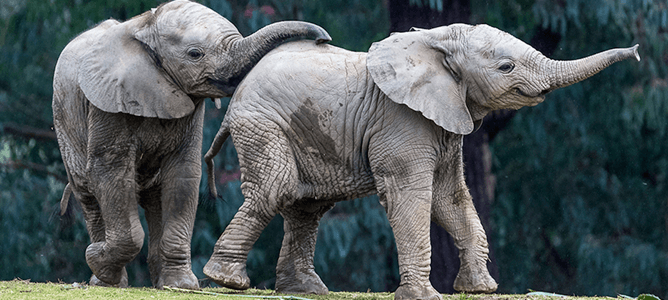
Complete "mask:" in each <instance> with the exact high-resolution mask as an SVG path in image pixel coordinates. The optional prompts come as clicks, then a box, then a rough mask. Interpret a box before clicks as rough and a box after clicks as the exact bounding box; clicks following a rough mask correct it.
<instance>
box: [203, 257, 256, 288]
mask: <svg viewBox="0 0 668 300" xmlns="http://www.w3.org/2000/svg"><path fill="white" fill-rule="evenodd" d="M204 275H206V276H207V277H209V278H210V279H211V280H212V281H213V282H215V283H217V284H219V285H220V286H224V287H227V288H231V289H236V290H245V289H247V288H249V287H250V278H248V275H247V274H246V262H233V263H229V262H225V261H221V260H216V261H214V259H210V260H209V262H207V263H206V265H205V266H204Z"/></svg>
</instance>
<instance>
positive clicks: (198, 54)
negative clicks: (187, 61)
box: [188, 48, 204, 60]
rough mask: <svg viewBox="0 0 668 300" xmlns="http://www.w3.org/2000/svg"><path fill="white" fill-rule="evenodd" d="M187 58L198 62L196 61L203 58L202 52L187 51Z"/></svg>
mask: <svg viewBox="0 0 668 300" xmlns="http://www.w3.org/2000/svg"><path fill="white" fill-rule="evenodd" d="M188 56H189V57H190V58H192V59H194V60H198V59H200V58H202V57H204V52H202V50H200V49H197V48H193V49H190V50H188Z"/></svg>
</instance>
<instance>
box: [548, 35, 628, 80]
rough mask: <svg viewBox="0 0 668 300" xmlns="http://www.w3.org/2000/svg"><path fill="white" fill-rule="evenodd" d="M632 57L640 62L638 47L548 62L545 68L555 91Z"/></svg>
mask: <svg viewBox="0 0 668 300" xmlns="http://www.w3.org/2000/svg"><path fill="white" fill-rule="evenodd" d="M632 57H635V59H637V60H638V61H640V55H639V54H638V45H635V46H633V47H630V48H617V49H610V50H607V51H603V52H600V53H597V54H594V55H591V56H588V57H585V58H581V59H576V60H569V61H557V60H547V62H546V63H545V65H544V67H546V68H548V69H549V70H550V71H548V72H546V74H549V75H548V76H549V78H548V83H549V85H550V90H554V89H558V88H561V87H565V86H568V85H571V84H574V83H576V82H580V81H582V80H585V79H587V78H589V77H591V76H593V75H594V74H596V73H598V72H600V71H601V70H603V69H605V68H607V67H608V66H610V65H612V64H614V63H616V62H618V61H622V60H625V59H628V58H632Z"/></svg>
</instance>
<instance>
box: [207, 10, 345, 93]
mask: <svg viewBox="0 0 668 300" xmlns="http://www.w3.org/2000/svg"><path fill="white" fill-rule="evenodd" d="M297 39H314V40H315V42H316V43H318V44H320V43H325V42H329V41H331V40H332V38H331V37H330V36H329V34H328V33H327V31H325V30H324V29H322V27H320V26H318V25H314V24H311V23H308V22H301V21H283V22H277V23H273V24H270V25H267V26H265V27H263V28H262V29H260V30H258V31H257V32H255V33H253V34H252V35H249V36H248V37H246V38H242V39H238V40H236V41H234V42H233V43H232V46H231V47H230V49H229V61H227V62H226V63H225V64H223V65H225V69H224V70H222V69H221V70H220V72H221V73H224V74H220V76H219V77H220V78H224V79H223V80H222V82H220V83H222V85H221V89H222V90H223V91H225V92H226V93H228V94H230V95H232V94H233V93H234V90H235V89H236V87H237V86H238V85H239V83H240V82H241V80H242V79H243V78H244V77H245V76H246V74H248V72H250V70H251V69H252V68H253V67H254V66H255V64H257V63H258V62H259V61H260V59H261V58H262V57H263V56H264V55H265V54H267V53H268V52H269V51H271V50H272V49H274V48H276V47H278V46H279V45H281V44H282V43H285V42H287V41H291V40H297Z"/></svg>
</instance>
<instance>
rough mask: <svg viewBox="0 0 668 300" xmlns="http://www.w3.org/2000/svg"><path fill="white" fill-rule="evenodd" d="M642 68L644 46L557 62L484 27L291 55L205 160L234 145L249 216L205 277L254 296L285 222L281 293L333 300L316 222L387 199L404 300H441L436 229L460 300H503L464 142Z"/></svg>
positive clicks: (254, 75)
mask: <svg viewBox="0 0 668 300" xmlns="http://www.w3.org/2000/svg"><path fill="white" fill-rule="evenodd" d="M627 58H636V59H639V56H638V53H637V45H636V46H634V47H632V48H627V49H613V50H608V51H605V52H602V53H599V54H595V55H592V56H590V57H587V58H583V59H579V60H574V61H554V60H550V59H548V58H547V57H545V56H543V55H542V54H541V53H539V52H538V51H536V50H535V49H533V48H531V47H530V46H529V45H527V44H525V43H524V42H522V41H520V40H519V39H517V38H515V37H513V36H511V35H509V34H507V33H505V32H503V31H500V30H498V29H495V28H492V27H490V26H486V25H478V26H470V25H464V24H455V25H451V26H446V27H439V28H434V29H431V30H417V31H412V32H406V33H397V34H394V35H392V36H390V37H388V38H387V39H385V40H383V41H380V42H377V43H374V44H373V45H372V46H371V48H370V50H369V52H368V54H367V53H359V52H350V51H346V50H343V49H340V48H336V47H333V46H329V45H314V44H313V43H308V42H291V43H287V44H285V45H283V46H280V47H278V48H277V49H275V50H273V51H272V52H270V53H269V54H267V56H265V57H264V58H262V60H261V61H260V62H259V63H258V65H257V66H256V67H255V68H254V69H253V70H252V71H251V72H250V73H249V74H248V76H247V77H246V78H245V79H244V80H243V81H242V82H241V84H240V85H239V87H238V89H237V92H236V94H235V95H234V97H233V98H232V100H231V102H230V105H229V107H228V111H227V114H226V116H225V119H224V120H223V122H222V125H221V128H220V131H219V132H218V134H217V136H216V138H215V140H214V143H213V145H212V146H211V149H209V152H208V153H207V154H206V157H205V161H206V163H207V164H208V173H209V178H208V180H209V186H210V188H211V189H212V192H213V193H214V194H215V186H214V179H213V172H212V171H213V161H212V159H213V157H214V156H215V155H216V153H217V152H218V151H219V150H220V148H221V145H222V144H223V142H224V141H225V140H226V139H227V138H228V137H229V136H230V135H232V137H233V139H234V143H235V145H236V148H237V151H238V154H239V164H240V168H241V174H242V175H241V180H242V184H241V189H242V192H243V194H244V197H245V202H244V204H243V205H242V206H241V208H240V209H239V211H238V212H237V214H236V215H235V217H234V219H233V220H232V221H231V223H230V225H229V226H228V227H227V228H226V229H225V232H224V233H223V234H222V236H221V237H220V239H219V240H218V242H217V243H216V246H215V249H214V253H213V255H212V256H211V259H210V260H209V262H208V263H207V265H206V266H205V268H204V273H205V274H206V275H207V276H209V277H210V278H211V279H212V280H213V281H215V282H216V283H218V284H221V285H223V286H227V287H231V288H236V289H245V288H248V287H249V285H250V282H249V278H248V276H247V275H246V269H245V266H246V259H247V255H248V252H249V250H250V249H251V247H252V245H253V243H254V242H255V241H256V239H257V238H258V236H259V235H260V232H261V231H262V230H263V228H265V226H266V225H267V223H269V221H270V220H271V219H272V217H274V215H275V214H276V213H280V214H281V215H282V216H283V217H284V218H285V225H284V226H285V236H284V239H283V245H282V248H281V252H280V258H279V260H278V266H277V271H276V290H277V291H279V292H286V293H317V294H324V293H327V287H326V286H325V285H324V284H323V282H322V281H321V279H320V278H319V277H318V275H317V274H316V273H315V271H314V267H313V254H314V249H315V243H316V235H317V227H318V222H319V219H320V218H321V217H322V215H323V214H324V213H325V212H326V211H327V210H329V209H330V208H331V207H332V206H333V205H334V203H335V202H337V201H342V200H348V199H354V198H358V197H362V196H366V195H370V194H378V195H379V197H380V202H381V204H382V205H383V207H384V208H385V210H386V212H387V217H388V218H389V221H390V224H391V226H392V230H393V232H394V236H395V238H396V244H397V250H398V254H399V273H400V274H401V283H400V285H399V287H398V288H397V290H396V294H395V298H396V299H441V295H440V294H439V293H438V292H437V291H436V290H435V289H434V288H433V287H432V285H431V284H430V282H429V272H430V257H431V248H430V242H429V224H430V221H431V220H433V221H435V222H436V223H438V224H439V225H440V226H442V227H444V228H445V229H446V230H447V231H448V232H449V233H450V234H451V235H452V236H453V238H454V241H455V245H456V246H457V248H458V249H459V251H460V252H459V257H460V259H461V268H460V270H459V273H458V275H457V278H456V280H455V283H454V288H455V289H456V290H459V291H463V292H492V291H495V290H496V288H497V283H496V282H495V281H494V279H493V278H492V277H491V276H490V275H489V272H488V270H487V267H486V262H487V260H488V245H487V240H486V237H485V232H484V229H483V227H482V225H481V224H480V220H479V218H478V215H477V213H476V211H475V208H474V206H473V202H472V199H471V196H470V194H469V191H468V188H467V186H466V183H465V182H464V174H463V167H462V137H463V135H465V134H469V133H471V132H472V131H473V130H474V127H475V124H476V123H477V122H480V120H482V118H483V117H484V116H485V115H486V114H487V113H488V112H490V111H492V110H497V109H519V108H520V107H523V106H533V105H536V104H538V103H541V102H543V100H544V99H545V95H546V94H547V93H548V92H550V91H552V90H554V89H557V88H560V87H564V86H567V85H571V84H573V83H576V82H578V81H581V80H584V79H585V78H588V77H589V76H592V75H594V74H595V73H597V72H599V71H601V70H603V69H604V68H606V67H607V66H609V65H611V64H613V63H615V62H618V61H621V60H624V59H627Z"/></svg>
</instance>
